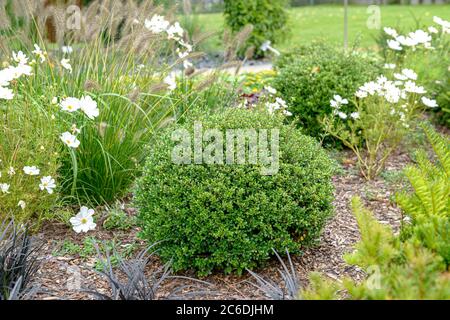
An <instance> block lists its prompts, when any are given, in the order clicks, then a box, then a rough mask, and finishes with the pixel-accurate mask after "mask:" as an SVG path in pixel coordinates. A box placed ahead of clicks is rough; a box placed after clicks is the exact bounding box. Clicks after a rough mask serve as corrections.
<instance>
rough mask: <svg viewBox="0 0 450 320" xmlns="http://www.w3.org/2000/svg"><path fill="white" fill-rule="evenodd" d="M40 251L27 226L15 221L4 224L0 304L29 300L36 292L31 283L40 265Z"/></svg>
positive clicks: (0, 248) (1, 229) (0, 245)
mask: <svg viewBox="0 0 450 320" xmlns="http://www.w3.org/2000/svg"><path fill="white" fill-rule="evenodd" d="M37 250H38V247H36V246H34V243H33V239H32V237H31V236H30V234H29V233H28V229H27V228H26V227H25V226H17V225H16V224H15V223H14V221H10V222H7V221H4V222H3V223H2V224H1V225H0V301H1V300H21V299H27V298H29V297H30V296H32V295H33V294H34V293H36V291H35V290H34V289H33V288H32V286H31V281H32V279H33V277H34V275H35V274H36V272H37V270H38V268H39V264H40V263H39V261H38V260H37V257H36V254H35V253H36V251H37Z"/></svg>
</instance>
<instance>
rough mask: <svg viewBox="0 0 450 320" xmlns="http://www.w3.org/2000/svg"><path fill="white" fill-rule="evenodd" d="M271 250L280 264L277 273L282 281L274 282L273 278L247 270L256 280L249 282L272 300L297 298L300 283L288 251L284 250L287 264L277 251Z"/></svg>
mask: <svg viewBox="0 0 450 320" xmlns="http://www.w3.org/2000/svg"><path fill="white" fill-rule="evenodd" d="M273 251H274V253H275V255H276V257H277V258H278V260H279V261H280V264H281V268H280V269H278V273H279V274H280V276H281V278H282V283H279V282H275V281H274V280H270V279H265V278H264V277H262V276H260V275H259V274H257V273H255V272H253V271H251V270H247V271H248V272H249V273H250V275H251V276H252V277H253V278H254V279H255V280H256V283H253V282H250V283H251V284H252V285H253V286H255V287H256V288H258V289H259V290H260V291H261V292H263V293H264V295H265V296H266V297H267V298H269V299H272V300H297V299H299V293H300V288H301V284H300V280H299V279H298V276H297V272H296V271H295V267H294V264H293V262H292V259H291V256H290V254H289V251H287V250H286V255H287V259H288V264H286V263H285V262H284V261H283V259H282V258H281V257H280V255H279V254H278V252H276V251H275V250H273Z"/></svg>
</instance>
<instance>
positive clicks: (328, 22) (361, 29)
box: [197, 4, 450, 51]
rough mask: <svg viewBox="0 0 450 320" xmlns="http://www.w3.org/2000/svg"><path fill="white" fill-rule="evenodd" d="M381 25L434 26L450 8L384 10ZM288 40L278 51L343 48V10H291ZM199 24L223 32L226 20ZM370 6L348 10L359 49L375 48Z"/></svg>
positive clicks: (212, 18) (202, 18)
mask: <svg viewBox="0 0 450 320" xmlns="http://www.w3.org/2000/svg"><path fill="white" fill-rule="evenodd" d="M380 8H381V25H382V27H384V26H392V27H396V28H398V29H400V30H409V29H412V28H415V27H416V25H417V23H419V25H431V24H432V19H433V16H434V15H437V16H439V17H441V18H443V19H445V20H450V5H448V4H447V5H420V6H400V5H390V6H381V7H380ZM289 12H290V19H289V30H290V35H289V36H288V39H287V40H286V41H285V42H284V43H282V44H280V45H278V46H277V47H278V48H279V49H287V48H289V47H292V46H295V45H298V44H302V43H303V44H304V43H309V42H311V41H313V40H318V39H324V40H327V41H329V42H332V43H335V44H337V45H340V44H342V43H343V34H344V18H343V17H344V9H343V6H330V5H323V6H310V7H300V8H292V9H290V10H289ZM197 18H198V23H199V24H200V25H201V26H202V29H203V31H217V32H220V33H221V32H222V31H223V29H224V19H223V16H222V14H203V15H199V16H198V17H197ZM368 19H369V13H367V6H351V7H350V9H349V41H350V43H355V42H357V43H358V44H359V46H360V47H365V48H369V47H372V46H375V40H374V36H375V35H377V34H378V32H379V30H374V29H369V28H368V27H367V20H368ZM220 43H221V41H220V36H217V37H215V38H213V39H211V40H210V41H209V42H208V43H207V44H206V47H205V48H204V49H206V50H208V51H218V50H220V46H221V44H220Z"/></svg>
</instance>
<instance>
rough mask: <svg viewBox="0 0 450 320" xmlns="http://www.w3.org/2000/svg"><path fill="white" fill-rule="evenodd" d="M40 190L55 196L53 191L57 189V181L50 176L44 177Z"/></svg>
mask: <svg viewBox="0 0 450 320" xmlns="http://www.w3.org/2000/svg"><path fill="white" fill-rule="evenodd" d="M39 188H40V189H41V191H44V190H47V192H48V193H49V194H53V189H55V188H56V184H55V179H53V178H52V177H50V176H47V177H42V178H41V184H40V185H39Z"/></svg>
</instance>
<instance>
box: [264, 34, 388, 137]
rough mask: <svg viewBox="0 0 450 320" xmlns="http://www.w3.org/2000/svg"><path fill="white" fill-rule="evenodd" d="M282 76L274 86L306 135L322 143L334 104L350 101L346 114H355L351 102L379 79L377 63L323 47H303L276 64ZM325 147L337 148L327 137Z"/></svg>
mask: <svg viewBox="0 0 450 320" xmlns="http://www.w3.org/2000/svg"><path fill="white" fill-rule="evenodd" d="M276 69H277V71H278V75H277V77H276V78H275V80H274V83H273V86H274V87H275V88H276V89H277V90H278V92H279V94H280V95H282V97H283V99H284V100H286V102H287V103H288V105H289V111H290V112H292V113H293V114H294V116H296V117H297V119H298V123H299V126H300V127H301V128H302V131H303V133H305V134H308V135H310V136H313V137H316V138H318V139H321V138H322V137H323V134H324V131H323V127H322V124H321V121H322V119H323V118H324V116H325V115H328V114H331V112H332V111H333V109H332V108H331V106H330V100H332V99H333V96H334V95H340V96H341V97H343V98H346V99H348V100H349V104H348V105H347V106H345V105H344V106H342V111H343V112H347V113H348V112H350V111H354V110H355V106H354V104H353V102H352V101H351V100H352V99H353V96H354V93H355V92H356V91H357V89H358V88H359V87H360V86H362V85H363V84H364V83H365V82H367V81H371V80H373V79H375V78H376V77H377V76H378V75H379V72H380V70H379V68H378V67H377V66H376V63H375V62H374V61H373V59H369V58H367V57H364V56H362V55H361V54H358V53H349V54H346V53H344V52H342V51H340V50H337V49H334V48H332V47H329V46H327V45H325V44H322V43H315V44H312V45H310V46H305V47H300V48H298V49H296V50H295V51H292V52H289V53H287V54H285V55H283V56H282V57H281V58H280V59H279V60H278V61H277V62H276ZM325 143H326V144H329V143H332V144H336V142H335V141H334V140H333V139H332V138H331V137H327V138H326V139H325Z"/></svg>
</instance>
